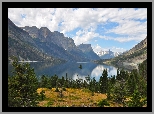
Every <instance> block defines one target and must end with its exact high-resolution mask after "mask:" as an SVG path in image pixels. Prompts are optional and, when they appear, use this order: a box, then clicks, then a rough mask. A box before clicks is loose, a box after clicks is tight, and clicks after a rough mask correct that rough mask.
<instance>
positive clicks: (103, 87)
mask: <svg viewBox="0 0 154 114" xmlns="http://www.w3.org/2000/svg"><path fill="white" fill-rule="evenodd" d="M102 76H103V77H102ZM102 76H101V77H100V81H99V84H100V91H101V93H106V92H107V87H108V77H107V76H108V73H107V69H104V70H103V73H102Z"/></svg>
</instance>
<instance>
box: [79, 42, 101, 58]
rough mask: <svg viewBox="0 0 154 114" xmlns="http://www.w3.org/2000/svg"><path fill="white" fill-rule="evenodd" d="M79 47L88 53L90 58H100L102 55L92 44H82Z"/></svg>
mask: <svg viewBox="0 0 154 114" xmlns="http://www.w3.org/2000/svg"><path fill="white" fill-rule="evenodd" d="M77 47H78V49H80V50H81V51H82V52H83V53H84V54H85V55H86V57H87V58H90V59H91V60H99V59H100V57H99V56H98V55H97V54H96V53H95V52H94V51H93V49H92V47H91V44H80V45H78V46H77Z"/></svg>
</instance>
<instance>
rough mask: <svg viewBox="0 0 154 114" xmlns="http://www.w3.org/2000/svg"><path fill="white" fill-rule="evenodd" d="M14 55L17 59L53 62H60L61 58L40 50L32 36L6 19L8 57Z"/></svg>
mask: <svg viewBox="0 0 154 114" xmlns="http://www.w3.org/2000/svg"><path fill="white" fill-rule="evenodd" d="M11 56H16V57H17V58H18V60H20V59H21V58H23V59H24V60H31V61H50V62H53V63H59V62H62V60H60V59H57V58H54V57H52V56H50V55H47V54H45V53H43V52H41V51H40V50H39V49H38V46H37V44H36V43H35V41H34V40H33V39H32V37H31V36H30V35H29V33H27V32H26V31H24V30H22V29H21V28H19V27H17V26H16V25H15V24H14V23H13V22H12V21H11V20H10V19H8V57H9V58H8V59H9V60H10V57H11Z"/></svg>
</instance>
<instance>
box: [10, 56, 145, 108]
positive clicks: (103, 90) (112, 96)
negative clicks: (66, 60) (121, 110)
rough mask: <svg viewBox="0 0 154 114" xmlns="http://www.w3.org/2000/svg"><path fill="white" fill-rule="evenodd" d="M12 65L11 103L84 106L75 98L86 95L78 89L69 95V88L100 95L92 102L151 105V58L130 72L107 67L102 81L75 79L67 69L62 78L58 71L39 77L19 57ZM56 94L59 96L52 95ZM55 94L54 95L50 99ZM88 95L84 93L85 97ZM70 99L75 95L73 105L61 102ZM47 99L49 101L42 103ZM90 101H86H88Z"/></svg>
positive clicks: (132, 105) (26, 105)
mask: <svg viewBox="0 0 154 114" xmlns="http://www.w3.org/2000/svg"><path fill="white" fill-rule="evenodd" d="M12 66H13V70H12V72H13V75H11V76H10V75H8V106H9V107H71V106H72V107H73V106H74V107H79V106H81V104H80V102H78V105H76V104H75V102H73V100H76V99H78V100H79V99H82V95H80V97H79V96H78V94H75V93H74V94H73V95H72V96H71V95H67V94H66V92H70V89H71V90H72V91H73V90H74V92H75V91H76V92H78V91H80V90H82V91H84V92H85V91H86V92H88V93H89V94H83V95H87V96H88V95H89V98H90V97H91V98H94V97H95V96H99V99H97V102H95V101H94V100H93V99H90V101H89V102H88V103H90V102H91V104H92V106H94V107H114V106H115V105H113V103H115V104H119V105H118V106H119V107H146V106H147V60H145V61H144V62H143V63H141V64H139V67H138V69H134V70H132V71H130V72H128V71H125V70H124V69H117V75H116V76H115V75H114V76H111V77H108V72H107V69H104V70H103V71H102V76H100V79H99V81H96V80H95V78H91V77H90V76H89V75H88V76H87V77H85V80H83V79H80V78H78V79H76V80H73V79H71V78H68V77H67V73H66V75H65V76H62V78H58V76H57V75H56V74H55V75H54V76H48V75H42V76H41V77H40V78H38V77H37V76H36V74H35V71H34V69H33V68H31V67H30V64H29V63H18V61H17V58H15V57H14V58H13V62H12ZM49 91H50V92H49ZM48 92H49V94H48V95H47V93H48ZM79 93H82V92H79ZM68 94H71V93H68ZM53 95H55V97H52V96H53ZM101 95H102V96H103V95H104V96H105V97H102V96H101ZM49 96H50V97H49ZM51 97H52V99H50V98H51ZM85 98H86V97H85V96H83V99H85ZM68 99H71V103H72V105H66V104H65V105H61V104H60V103H59V102H63V103H64V102H68ZM88 100H89V99H88ZM45 101H46V104H44V105H41V103H43V102H45ZM86 102H87V101H82V103H84V104H86ZM55 103H57V104H55ZM73 103H74V104H73Z"/></svg>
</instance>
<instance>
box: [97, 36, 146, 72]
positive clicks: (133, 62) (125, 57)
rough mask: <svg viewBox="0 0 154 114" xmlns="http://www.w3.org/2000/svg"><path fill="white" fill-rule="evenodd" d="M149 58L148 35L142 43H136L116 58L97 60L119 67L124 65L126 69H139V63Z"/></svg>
mask: <svg viewBox="0 0 154 114" xmlns="http://www.w3.org/2000/svg"><path fill="white" fill-rule="evenodd" d="M146 59H147V37H146V38H145V39H144V40H142V41H141V42H140V43H138V44H137V45H135V46H134V47H133V48H132V49H130V50H129V51H127V52H124V53H123V54H122V55H119V56H117V57H115V58H112V59H109V60H104V61H95V62H96V63H100V64H101V63H104V64H110V65H114V66H117V67H124V68H126V69H129V70H132V69H138V65H139V64H140V63H142V62H143V61H144V60H146Z"/></svg>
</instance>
